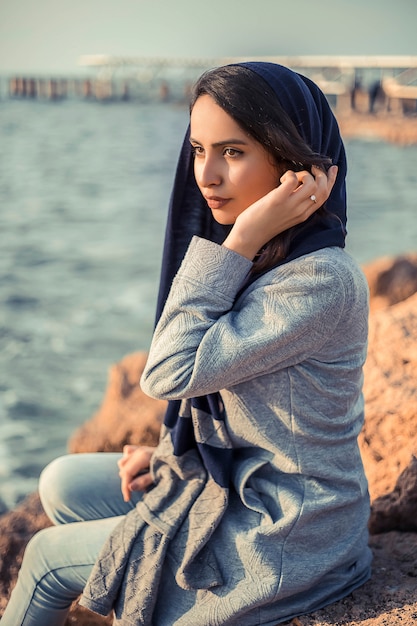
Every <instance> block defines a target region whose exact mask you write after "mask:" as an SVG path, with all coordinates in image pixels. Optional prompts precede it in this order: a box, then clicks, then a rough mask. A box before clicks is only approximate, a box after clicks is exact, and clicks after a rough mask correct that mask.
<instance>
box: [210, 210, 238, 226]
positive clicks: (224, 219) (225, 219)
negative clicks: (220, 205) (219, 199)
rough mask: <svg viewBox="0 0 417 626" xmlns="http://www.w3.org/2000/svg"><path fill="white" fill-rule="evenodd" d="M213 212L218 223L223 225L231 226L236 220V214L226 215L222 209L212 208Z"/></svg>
mask: <svg viewBox="0 0 417 626" xmlns="http://www.w3.org/2000/svg"><path fill="white" fill-rule="evenodd" d="M211 214H212V216H213V218H214V219H215V220H216V222H217V223H218V224H221V225H222V226H231V225H232V224H234V223H235V221H236V218H235V217H234V216H232V215H226V214H225V213H222V212H221V211H216V210H215V209H211Z"/></svg>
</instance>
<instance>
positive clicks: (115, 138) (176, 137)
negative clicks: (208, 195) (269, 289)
mask: <svg viewBox="0 0 417 626" xmlns="http://www.w3.org/2000/svg"><path fill="white" fill-rule="evenodd" d="M186 125H187V110H186V107H185V106H180V105H174V104H167V103H151V104H139V103H135V102H125V103H117V102H113V103H93V102H88V103H87V102H81V101H71V100H66V101H62V102H59V103H57V102H41V101H30V102H29V101H19V100H8V99H6V98H3V100H2V101H0V501H1V502H2V503H3V504H2V505H1V504H0V510H1V507H2V506H3V508H5V507H12V506H13V505H14V504H16V502H18V501H19V500H20V499H22V498H23V497H24V496H25V495H27V494H28V493H30V492H32V491H34V490H35V489H36V485H37V478H38V476H39V472H40V471H41V469H42V467H44V466H45V464H46V463H47V462H49V461H50V460H51V459H53V458H54V457H56V456H58V455H59V454H63V453H64V452H65V451H66V449H67V440H68V438H69V436H70V435H71V433H73V432H74V430H75V429H76V428H77V427H78V426H79V425H81V424H82V423H83V422H84V421H86V420H87V419H89V418H90V417H91V416H92V415H93V414H94V412H95V411H96V410H97V408H98V406H99V404H100V402H101V399H102V397H103V393H104V390H105V387H106V381H107V374H108V369H109V366H110V365H111V364H112V363H114V362H116V361H118V360H119V359H121V358H122V357H123V356H124V355H125V354H128V353H130V352H133V351H136V350H146V349H147V348H148V346H149V342H150V338H151V333H152V326H153V319H154V309H155V301H156V294H157V285H158V277H159V270H160V259H161V251H162V244H163V233H164V224H165V220H166V214H167V206H168V201H169V194H170V187H171V184H172V180H173V176H174V171H175V165H176V159H177V155H178V151H179V147H180V144H181V141H182V137H183V134H184V130H185V128H186ZM346 149H347V154H348V159H349V175H348V199H349V222H348V227H349V236H348V245H347V249H348V250H349V251H350V252H351V254H352V255H353V256H354V257H355V258H356V259H357V260H358V261H359V262H360V263H366V262H368V261H371V260H373V259H374V258H376V257H380V256H384V255H392V254H401V253H403V252H407V251H411V250H416V248H417V217H416V214H417V208H416V207H417V172H416V169H417V146H410V147H400V146H396V145H389V144H386V143H383V142H380V141H357V140H356V141H347V142H346Z"/></svg>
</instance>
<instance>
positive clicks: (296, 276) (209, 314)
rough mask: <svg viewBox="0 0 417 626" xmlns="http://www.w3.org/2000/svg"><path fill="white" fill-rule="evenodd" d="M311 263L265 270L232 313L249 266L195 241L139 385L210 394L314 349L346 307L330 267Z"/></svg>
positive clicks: (173, 394) (165, 392) (166, 393)
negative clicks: (265, 278)
mask: <svg viewBox="0 0 417 626" xmlns="http://www.w3.org/2000/svg"><path fill="white" fill-rule="evenodd" d="M321 259H322V260H321V261H314V259H313V260H312V259H310V258H309V257H305V258H304V259H300V260H297V261H293V262H292V263H290V264H288V265H284V266H281V267H280V268H279V269H277V270H275V272H270V273H269V277H270V279H271V281H270V282H269V284H268V283H267V281H266V280H261V281H260V286H259V287H258V288H253V287H252V289H251V291H250V292H249V293H248V294H247V295H246V296H245V297H244V298H242V300H241V302H240V303H239V302H238V303H237V305H236V306H235V307H234V308H232V307H233V304H234V301H235V298H236V295H237V294H238V292H239V290H240V288H241V286H242V284H243V282H244V280H245V278H246V276H247V273H248V271H249V270H250V267H251V265H252V264H251V263H250V261H248V260H247V259H246V258H244V257H242V256H240V255H239V254H236V253H235V252H233V251H231V250H228V249H227V248H225V247H223V246H219V245H217V244H215V243H213V242H210V241H206V240H203V239H199V238H197V237H195V238H194V239H193V240H192V242H191V244H190V247H189V250H188V252H187V254H186V256H185V258H184V261H183V263H182V266H181V268H180V270H179V272H178V274H177V276H176V278H175V280H174V282H173V285H172V288H171V291H170V295H169V297H168V300H167V302H166V305H165V308H164V311H163V314H162V316H161V319H160V321H159V323H158V325H157V328H156V330H155V333H154V337H153V341H152V345H151V348H150V352H149V358H148V362H147V365H146V367H145V371H144V373H143V376H142V379H141V385H142V388H143V390H144V391H145V393H147V394H148V395H150V396H154V397H157V398H164V399H180V398H185V397H193V396H199V395H204V394H207V393H213V392H215V391H219V390H220V389H224V388H226V387H230V386H232V385H235V384H238V383H242V382H244V381H246V380H250V379H252V378H255V377H257V376H260V375H262V374H266V373H270V372H273V371H275V370H277V369H281V368H284V367H288V366H290V365H293V364H295V363H298V362H300V361H302V360H304V359H306V358H308V357H309V356H311V354H313V353H315V352H317V351H318V349H319V348H320V346H321V345H323V343H324V342H325V341H326V340H327V338H328V337H329V336H330V334H331V333H332V331H333V329H334V328H335V327H336V325H337V323H338V320H339V319H340V316H341V315H342V312H343V309H344V304H345V303H344V299H345V288H344V282H343V280H342V279H341V277H340V276H339V275H338V273H337V271H336V269H335V268H334V267H333V264H332V263H329V262H326V261H325V260H323V257H321Z"/></svg>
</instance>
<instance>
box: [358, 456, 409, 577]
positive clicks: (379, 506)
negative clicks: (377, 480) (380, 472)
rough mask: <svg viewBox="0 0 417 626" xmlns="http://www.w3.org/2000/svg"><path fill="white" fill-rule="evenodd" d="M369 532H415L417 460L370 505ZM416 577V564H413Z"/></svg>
mask: <svg viewBox="0 0 417 626" xmlns="http://www.w3.org/2000/svg"><path fill="white" fill-rule="evenodd" d="M369 530H370V532H371V533H373V534H377V533H386V532H389V531H390V530H401V531H403V532H410V531H412V532H417V458H416V457H415V456H413V457H412V459H411V462H410V464H409V465H408V466H407V467H406V468H405V470H404V471H403V472H402V473H401V474H400V476H399V478H398V480H397V483H396V485H395V487H394V489H393V491H391V492H390V493H388V494H386V495H384V496H381V497H379V498H377V499H376V500H374V502H373V503H372V513H371V519H370V521H369ZM415 568H416V576H417V563H416V564H415Z"/></svg>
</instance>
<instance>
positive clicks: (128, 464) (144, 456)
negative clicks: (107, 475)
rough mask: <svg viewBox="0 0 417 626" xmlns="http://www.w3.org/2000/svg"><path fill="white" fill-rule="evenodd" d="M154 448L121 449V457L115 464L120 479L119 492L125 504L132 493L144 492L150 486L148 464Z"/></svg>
mask: <svg viewBox="0 0 417 626" xmlns="http://www.w3.org/2000/svg"><path fill="white" fill-rule="evenodd" d="M154 451H155V448H152V447H151V446H132V445H126V446H124V447H123V457H122V458H121V459H120V460H119V461H118V462H117V465H118V467H119V476H120V479H121V490H122V494H123V499H124V501H125V502H129V500H130V495H131V493H132V491H144V490H145V489H147V488H148V487H149V486H150V485H151V484H152V476H151V474H150V472H149V464H150V462H151V458H152V455H153V453H154Z"/></svg>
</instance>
